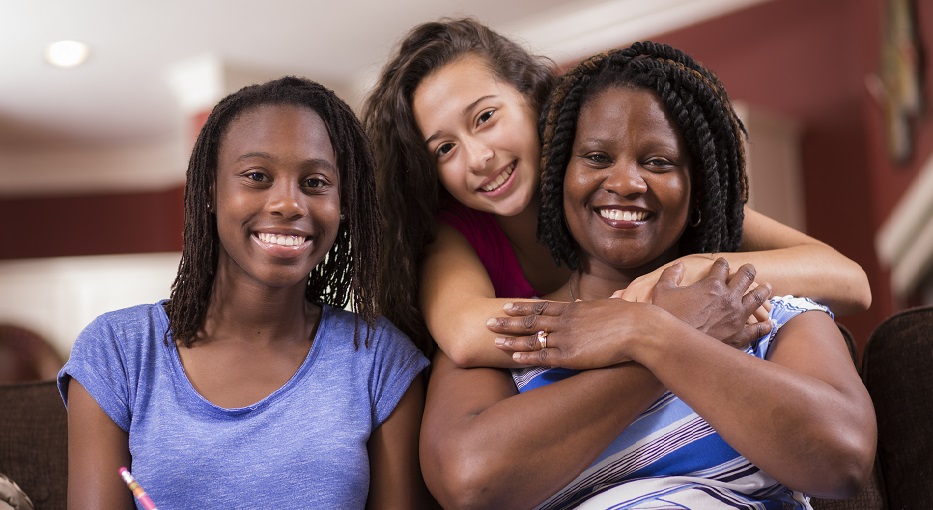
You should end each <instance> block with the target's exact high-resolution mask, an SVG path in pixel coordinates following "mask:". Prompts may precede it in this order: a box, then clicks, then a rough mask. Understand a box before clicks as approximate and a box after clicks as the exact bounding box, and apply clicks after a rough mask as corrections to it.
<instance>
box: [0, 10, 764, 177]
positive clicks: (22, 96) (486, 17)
mask: <svg viewBox="0 0 933 510" xmlns="http://www.w3.org/2000/svg"><path fill="white" fill-rule="evenodd" d="M763 1H766V0H652V1H651V2H645V1H643V0H517V1H502V0H468V1H467V0H460V1H457V0H398V1H394V2H386V1H379V0H343V1H333V0H328V1H323V0H306V1H303V0H263V1H261V2H256V1H247V0H159V1H117V0H4V1H3V2H2V3H0V62H2V66H3V68H2V71H0V178H3V180H4V181H5V183H11V181H16V180H18V179H19V178H20V177H21V175H19V177H17V178H16V179H12V180H11V179H10V177H12V176H14V175H17V174H15V173H14V172H17V168H15V167H19V171H18V172H19V174H22V173H24V172H22V168H23V167H30V166H32V167H35V168H37V170H36V171H35V172H29V173H35V174H36V175H39V174H42V173H43V172H45V170H43V169H41V168H40V167H41V166H42V165H43V164H44V163H41V164H40V163H36V162H35V161H36V160H37V158H38V160H42V161H46V160H48V159H49V157H50V156H49V154H51V153H58V154H68V152H67V151H76V150H80V151H82V153H87V152H88V151H89V150H92V149H91V148H99V149H100V150H105V151H110V153H111V156H112V153H113V152H114V151H119V150H122V149H117V148H119V147H137V148H138V147H141V146H148V147H151V146H153V145H154V144H159V143H166V142H167V141H170V140H174V139H177V138H179V137H180V136H181V135H180V134H181V133H182V132H183V131H184V125H185V124H184V121H185V115H184V113H183V112H182V98H180V97H179V95H178V94H177V93H176V92H175V90H174V89H173V87H172V86H171V80H170V77H171V76H172V73H173V70H177V69H178V68H179V67H180V66H182V65H184V64H185V63H187V62H192V61H197V60H198V59H201V60H202V61H203V60H204V59H210V60H212V61H214V62H221V63H222V64H223V65H224V66H228V67H230V68H236V69H239V70H241V71H244V72H245V73H247V74H248V75H250V76H262V77H263V79H266V78H272V77H275V76H280V75H282V74H286V73H287V74H299V75H304V76H307V77H310V78H312V79H314V80H316V81H319V82H321V83H323V84H325V85H327V86H329V87H331V88H333V89H334V90H336V91H337V92H338V94H339V95H341V96H342V97H343V98H344V99H346V100H347V101H348V102H349V103H350V104H351V106H354V107H356V106H358V105H359V103H360V101H361V98H362V97H363V96H364V95H365V92H366V90H367V89H368V87H369V85H370V84H371V83H372V80H373V77H374V76H375V74H376V73H377V72H378V69H379V67H380V65H381V63H382V62H384V60H385V59H386V57H387V55H388V54H389V52H390V51H391V49H392V47H393V45H394V44H395V43H396V42H397V41H398V39H399V38H400V37H401V36H402V35H403V34H404V33H405V32H406V31H407V30H408V29H409V28H410V27H412V26H414V25H415V24H417V23H420V22H423V21H426V20H432V19H436V18H439V17H442V16H462V15H472V16H475V17H477V18H478V19H480V20H481V21H482V22H484V23H486V24H488V25H490V26H492V27H493V28H495V29H496V30H498V31H500V32H501V33H503V34H505V35H508V36H510V37H515V38H518V39H519V40H522V41H524V42H525V44H526V45H527V46H528V47H529V48H530V49H531V50H532V51H534V52H537V53H542V54H545V55H548V56H550V57H552V58H554V59H555V60H558V61H561V60H569V59H573V58H578V57H581V56H584V55H587V54H590V53H594V52H596V51H599V50H600V49H603V48H605V47H607V46H611V45H618V44H625V43H627V42H628V41H630V40H633V39H635V38H641V37H650V36H651V35H652V34H656V33H659V32H663V31H667V30H671V29H676V28H679V27H682V26H685V25H687V24H690V23H693V22H697V21H701V20H703V19H706V18H709V17H713V16H718V15H721V14H723V13H726V12H729V11H732V10H736V9H740V8H743V7H747V6H749V5H752V4H757V3H760V2H763ZM61 39H74V40H79V41H83V42H86V43H88V44H89V45H90V47H91V55H90V58H89V59H88V61H87V63H86V64H85V65H83V66H81V67H78V68H75V69H58V68H53V67H52V66H50V65H48V64H46V63H45V62H44V61H43V59H42V52H43V49H44V47H45V46H46V45H47V44H49V43H51V42H53V41H56V40H61ZM226 92H229V91H224V93H226ZM213 101H216V98H214V99H212V102H213ZM144 152H145V151H144ZM150 152H151V150H150ZM43 158H45V159H43ZM53 159H54V158H53ZM60 159H63V160H68V159H69V158H67V157H65V156H62V158H60ZM111 159H113V157H111ZM87 165H88V166H95V165H97V163H91V162H88V163H87ZM46 166H48V165H46ZM53 166H66V165H63V164H62V163H61V162H59V163H57V164H53ZM57 171H58V170H56V172H57ZM46 173H47V175H46V176H45V181H46V182H53V181H55V180H56V179H55V178H54V177H53V176H54V175H57V174H56V173H55V172H52V173H48V172H46ZM4 186H7V191H8V192H9V190H10V189H12V188H10V187H9V186H15V184H4V185H0V188H2V187H4ZM2 192H3V190H2V189H0V193H2ZM4 194H9V193H4Z"/></svg>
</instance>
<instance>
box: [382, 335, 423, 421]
mask: <svg viewBox="0 0 933 510" xmlns="http://www.w3.org/2000/svg"><path fill="white" fill-rule="evenodd" d="M371 348H373V349H375V360H374V363H373V365H372V373H371V374H370V382H369V389H370V395H371V398H372V401H373V407H372V409H373V415H372V420H373V428H374V429H375V428H376V427H378V426H379V425H382V423H383V422H384V421H385V420H386V419H387V418H388V417H389V415H391V414H392V411H394V410H395V406H396V405H397V404H398V402H399V400H401V399H402V396H403V395H405V392H406V391H408V388H409V386H411V383H412V381H413V380H414V379H415V376H417V375H418V374H419V373H421V371H422V370H424V369H425V367H427V366H428V360H427V358H425V356H424V355H423V354H422V353H421V351H420V350H418V348H417V347H415V345H414V344H413V343H412V342H411V340H409V338H408V337H407V336H406V335H405V334H404V333H402V332H401V331H399V330H398V328H396V327H395V326H393V325H392V324H391V323H390V322H388V321H387V320H385V319H380V320H379V322H378V324H377V330H376V335H375V339H374V344H373V345H372V346H371Z"/></svg>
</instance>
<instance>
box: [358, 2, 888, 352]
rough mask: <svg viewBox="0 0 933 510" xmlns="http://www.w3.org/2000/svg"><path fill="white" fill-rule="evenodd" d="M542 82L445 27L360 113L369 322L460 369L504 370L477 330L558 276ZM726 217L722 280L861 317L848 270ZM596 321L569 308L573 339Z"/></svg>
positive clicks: (864, 294)
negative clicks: (372, 265)
mask: <svg viewBox="0 0 933 510" xmlns="http://www.w3.org/2000/svg"><path fill="white" fill-rule="evenodd" d="M553 81H554V69H553V65H552V64H551V63H550V61H548V60H546V59H542V58H540V57H535V56H533V55H530V54H529V53H528V52H527V51H525V50H524V49H523V48H522V47H521V46H519V45H518V44H516V43H515V42H513V41H510V40H508V39H506V38H505V37H503V36H501V35H499V34H497V33H496V32H494V31H492V30H490V29H489V28H488V27H486V26H484V25H482V24H480V23H479V22H477V21H476V20H474V19H456V20H450V19H445V20H441V21H437V22H427V23H423V24H421V25H418V26H416V27H414V28H413V29H412V30H411V31H410V32H409V33H408V34H407V36H406V37H405V38H404V39H403V40H402V41H401V43H400V44H399V46H398V48H397V51H396V52H395V54H394V55H393V56H392V57H391V58H390V60H389V61H388V62H387V63H386V65H385V67H384V68H383V70H382V73H381V75H380V77H379V80H378V83H377V85H376V86H375V88H374V89H373V91H372V93H371V94H370V96H369V97H368V98H367V100H366V103H365V105H364V108H363V123H364V125H365V127H366V130H367V134H368V135H369V137H370V139H371V140H372V142H373V146H374V151H375V156H376V165H377V192H378V193H379V198H380V203H381V204H382V206H383V209H384V211H385V214H386V219H387V227H386V229H385V233H384V236H383V245H382V246H383V254H384V256H383V257H382V265H381V266H380V271H379V278H380V295H379V305H380V311H381V312H382V313H383V314H384V315H385V316H386V317H388V318H389V319H390V320H391V321H392V322H393V323H395V324H396V325H397V326H399V328H400V329H402V330H403V331H404V332H406V333H407V334H408V335H409V336H410V337H411V338H412V339H413V340H414V341H415V343H416V344H417V345H419V346H421V347H422V348H423V349H424V350H425V351H426V352H430V351H431V350H432V347H433V344H434V341H436V342H437V345H438V346H439V347H440V348H441V350H442V351H443V352H444V353H445V355H447V356H448V357H450V358H451V359H452V360H453V361H454V362H455V363H456V364H458V365H459V366H464V367H466V366H498V367H511V366H514V363H513V362H512V361H511V360H510V359H509V358H508V357H507V356H505V355H504V354H503V353H502V352H500V351H498V350H497V349H495V347H494V344H493V340H494V336H493V335H491V334H490V333H489V331H488V330H486V329H485V328H484V327H483V322H484V321H485V320H486V318H488V317H490V316H491V315H494V314H496V313H498V312H499V311H501V310H502V305H503V304H504V303H505V302H506V299H504V298H532V297H535V296H541V295H543V294H546V293H549V292H552V291H554V290H555V289H557V288H558V287H560V286H561V284H563V283H564V282H566V280H567V278H568V276H569V275H570V273H569V271H568V270H567V269H566V268H565V267H561V266H559V265H556V264H555V261H554V260H553V259H552V257H551V256H550V254H549V253H548V250H547V249H546V248H545V246H544V245H543V244H541V243H540V242H539V240H538V239H537V238H536V236H535V231H536V228H537V217H538V207H539V203H540V193H539V182H540V145H539V139H538V132H537V119H538V116H539V111H540V108H541V106H542V104H543V102H544V99H545V97H546V95H547V94H548V92H549V90H550V88H551V86H552V84H553ZM715 199H716V197H712V196H711V197H705V196H702V197H698V203H697V209H696V213H695V220H697V221H704V218H706V217H710V216H711V213H710V212H709V211H711V210H713V209H715V208H716V207H717V203H716V202H715V201H714V200H715ZM736 214H738V215H739V223H740V224H742V225H743V226H744V230H743V232H744V235H741V236H740V237H736V238H737V239H739V240H740V244H739V245H738V249H739V250H741V252H730V253H724V254H722V255H721V256H722V257H724V258H726V259H727V260H728V261H729V263H730V264H731V265H732V266H734V267H739V266H740V265H742V264H745V263H752V264H754V265H755V268H756V269H757V271H758V277H759V279H760V280H761V281H768V282H770V283H771V284H772V285H774V288H775V289H776V291H778V292H779V293H793V294H801V295H808V296H811V297H813V298H814V299H817V300H818V301H820V302H822V303H826V304H828V305H829V306H832V307H833V309H834V310H836V311H837V313H849V312H854V311H861V310H864V309H866V308H867V307H868V304H869V303H870V301H871V294H870V290H869V287H868V280H867V278H866V276H865V273H864V272H863V271H862V269H861V268H860V267H859V266H858V265H857V264H855V263H854V262H853V261H851V260H849V259H847V258H846V257H844V256H842V255H841V254H839V253H838V252H836V251H835V250H834V249H832V248H831V247H829V246H827V245H825V244H823V243H821V242H819V241H817V240H815V239H812V238H810V237H808V236H806V235H804V234H802V233H800V232H797V231H796V230H794V229H791V228H789V227H786V226H784V225H781V224H780V223H777V222H775V221H773V220H770V219H768V218H766V217H764V216H762V215H761V214H758V213H755V212H754V211H752V210H749V209H745V210H739V211H737V213H736ZM743 216H744V219H743ZM736 232H738V231H736ZM733 248H734V247H733ZM756 250H757V251H756ZM713 258H714V257H712V256H709V255H707V254H703V255H687V256H685V257H683V258H682V259H681V260H680V261H681V262H682V263H683V266H684V271H683V274H684V276H683V278H684V283H685V284H687V283H692V282H695V281H698V280H699V279H700V278H702V277H703V276H705V275H706V274H707V273H708V272H709V270H710V268H711V264H712V262H713ZM660 272H661V270H660V268H659V270H657V271H653V272H651V273H648V274H646V275H645V276H643V277H642V278H641V279H639V280H638V281H636V282H633V284H632V285H630V286H629V287H628V289H626V291H625V297H626V298H627V299H632V300H645V299H648V296H649V294H650V290H651V288H652V287H653V285H654V283H655V282H657V281H658V278H659V276H660ZM594 311H595V308H593V307H591V306H590V305H588V304H581V305H580V306H579V307H578V309H577V310H576V311H575V317H579V322H573V324H571V325H572V326H574V327H577V326H581V325H582V324H583V323H584V322H585V321H591V320H593V319H594V318H595V316H594V315H593V313H592V312H594ZM569 322H571V321H570V320H569V319H568V323H569ZM607 334H611V331H607Z"/></svg>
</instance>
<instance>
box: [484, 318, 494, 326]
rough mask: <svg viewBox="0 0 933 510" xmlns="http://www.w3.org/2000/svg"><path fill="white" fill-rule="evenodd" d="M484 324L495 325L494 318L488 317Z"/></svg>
mask: <svg viewBox="0 0 933 510" xmlns="http://www.w3.org/2000/svg"><path fill="white" fill-rule="evenodd" d="M486 325H487V326H495V325H496V319H489V320H488V321H486Z"/></svg>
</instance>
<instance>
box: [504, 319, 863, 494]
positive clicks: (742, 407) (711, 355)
mask: <svg viewBox="0 0 933 510" xmlns="http://www.w3.org/2000/svg"><path fill="white" fill-rule="evenodd" d="M632 306H637V307H645V308H646V312H647V314H646V315H643V316H642V319H641V320H638V321H628V322H627V328H626V329H625V330H624V331H620V333H621V334H620V335H619V337H618V338H619V339H620V340H619V342H618V343H617V347H618V352H617V356H621V357H625V358H627V359H634V360H636V361H638V362H639V363H642V364H643V365H644V366H645V367H647V368H648V369H649V370H651V371H652V373H653V374H655V375H656V376H657V377H658V379H659V380H660V381H661V382H662V383H663V384H665V385H666V386H667V387H668V388H669V389H670V390H671V391H672V392H673V393H674V394H675V395H677V396H678V397H680V398H681V399H682V400H683V401H684V402H686V403H687V404H688V405H689V406H690V407H691V408H693V409H694V410H695V411H696V412H697V414H699V415H700V416H702V417H703V418H704V419H705V420H706V421H707V422H709V424H710V425H711V426H712V427H713V428H714V429H716V431H717V432H718V433H719V434H720V435H721V436H722V437H723V439H724V440H725V441H726V442H728V443H729V444H730V445H731V446H732V447H733V448H735V449H736V450H737V451H738V452H740V453H741V454H742V455H744V456H745V457H747V458H748V459H749V460H750V461H751V462H752V463H754V464H755V465H757V466H758V467H760V468H761V469H762V470H763V471H765V472H767V473H768V474H769V475H771V476H772V477H774V478H775V479H776V480H778V481H779V482H781V483H783V484H784V485H787V486H788V487H792V488H794V489H797V490H799V491H802V492H805V493H807V494H810V495H812V496H820V497H831V498H833V497H836V498H838V497H847V496H849V495H851V494H853V493H854V492H855V491H856V490H858V488H859V486H860V485H861V484H863V483H864V481H865V480H867V479H868V476H869V474H870V472H871V467H872V462H873V460H874V455H875V444H876V440H877V430H876V425H875V415H874V409H873V407H872V403H871V399H870V397H869V395H868V392H867V391H866V390H865V387H864V386H863V385H862V383H861V380H860V379H859V376H858V373H857V372H856V370H855V366H854V365H853V364H852V361H851V358H850V356H849V353H848V350H847V349H846V347H845V342H844V340H843V339H842V337H841V335H840V333H839V330H838V328H837V326H836V325H835V323H834V322H833V321H832V319H831V318H830V317H829V316H828V315H826V314H825V313H823V312H816V311H810V312H805V313H803V314H801V315H799V316H797V317H795V318H793V319H792V320H790V321H789V322H788V323H787V324H785V325H784V327H783V328H782V329H781V330H780V331H779V332H778V333H777V335H776V337H775V339H774V342H775V344H774V346H773V347H772V351H771V355H770V358H769V360H768V361H765V360H761V359H758V358H755V357H753V356H749V355H748V354H746V353H744V352H742V351H739V350H736V349H732V348H730V347H728V346H726V345H724V344H723V343H721V342H719V341H717V340H715V339H713V338H711V337H709V336H707V335H704V334H702V333H700V332H698V331H696V330H695V329H692V328H690V327H688V326H686V325H685V324H684V323H683V322H682V321H680V320H678V319H676V318H675V317H673V316H671V315H670V314H668V313H667V312H664V311H663V310H661V309H660V308H658V307H654V306H651V305H646V304H632ZM549 347H550V345H549ZM548 350H550V349H548ZM544 352H546V351H536V352H528V353H519V354H518V357H519V358H521V359H522V361H523V362H528V363H538V362H541V363H543V364H546V365H558V366H560V365H562V362H561V360H560V358H561V353H560V352H553V351H552V352H550V353H549V354H548V355H547V356H543V355H542V353H544Z"/></svg>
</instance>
